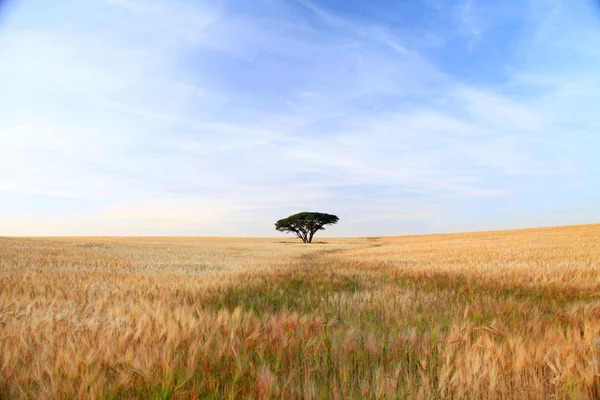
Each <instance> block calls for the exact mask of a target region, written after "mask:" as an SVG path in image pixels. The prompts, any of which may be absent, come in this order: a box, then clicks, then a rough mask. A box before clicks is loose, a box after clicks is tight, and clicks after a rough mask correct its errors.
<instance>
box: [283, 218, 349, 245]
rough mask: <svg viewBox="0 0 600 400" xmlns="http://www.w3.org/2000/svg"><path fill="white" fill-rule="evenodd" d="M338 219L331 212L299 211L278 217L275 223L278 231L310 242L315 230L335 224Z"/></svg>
mask: <svg viewBox="0 0 600 400" xmlns="http://www.w3.org/2000/svg"><path fill="white" fill-rule="evenodd" d="M339 220H340V219H339V218H338V217H337V216H335V215H332V214H325V213H318V212H301V213H298V214H294V215H290V216H289V217H287V218H284V219H280V220H279V221H277V222H276V223H275V229H276V230H278V231H279V232H285V233H293V234H295V235H296V236H298V237H299V238H300V239H302V241H303V242H304V243H311V242H312V240H313V236H314V235H315V233H316V232H317V231H320V230H325V225H333V224H337V222H338V221H339Z"/></svg>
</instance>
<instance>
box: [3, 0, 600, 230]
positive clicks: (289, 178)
mask: <svg viewBox="0 0 600 400" xmlns="http://www.w3.org/2000/svg"><path fill="white" fill-rule="evenodd" d="M403 4H404V3H403ZM395 7H399V6H398V5H397V4H396V5H394V4H392V3H390V4H387V5H385V6H384V5H383V4H382V5H374V6H373V7H370V8H369V9H368V10H367V9H361V10H357V9H351V8H350V7H343V8H334V7H332V6H325V5H323V4H321V3H316V2H309V1H306V0H303V1H298V2H285V3H283V2H270V1H262V2H258V3H255V4H253V5H252V6H249V5H248V4H246V3H244V2H241V1H233V0H230V1H221V2H208V1H206V2H205V1H199V2H187V1H175V2H172V3H169V4H167V3H165V2H160V1H154V0H119V1H117V0H111V1H109V0H103V1H101V0H94V1H90V2H85V3H82V2H76V1H75V0H70V1H65V2H63V3H61V4H60V5H58V6H56V7H52V8H49V6H48V5H45V3H42V2H41V0H37V1H33V2H20V3H18V6H15V7H13V8H14V10H13V12H12V13H11V15H10V17H9V18H7V19H6V22H5V24H4V25H3V26H2V27H0V30H1V35H0V54H2V57H1V58H0V86H1V87H2V88H6V90H2V91H1V92H0V107H1V108H2V110H3V117H2V118H0V140H1V146H0V169H1V170H2V171H3V173H2V175H1V178H0V192H1V193H2V196H0V210H2V211H0V227H1V229H0V234H28V233H31V234H53V233H55V234H68V233H71V234H79V233H83V234H142V233H146V234H223V235H226V234H230V235H235V234H248V235H249V234H257V235H269V234H272V232H271V231H272V223H273V222H274V220H275V219H277V218H279V217H281V216H284V215H285V214H286V213H290V212H294V211H299V210H304V209H318V210H323V211H328V212H335V213H338V214H340V217H342V222H344V221H346V223H342V224H340V225H339V226H336V227H335V228H333V229H332V230H330V231H328V233H329V234H331V235H344V234H349V235H362V234H364V235H382V234H400V233H409V232H430V231H440V230H454V229H469V228H470V227H472V228H477V229H481V228H486V227H489V228H496V227H508V226H521V225H526V224H529V223H536V224H538V223H539V224H542V222H534V221H533V219H526V218H524V219H523V220H522V221H521V220H520V219H519V218H520V217H517V216H519V215H521V216H522V215H524V214H527V213H530V212H533V211H534V210H535V212H536V213H538V214H536V215H539V218H538V217H536V218H538V219H536V220H535V221H544V219H543V217H544V215H545V216H547V220H546V221H547V224H553V223H555V222H560V223H564V222H565V221H568V220H569V219H568V215H573V222H580V219H581V216H580V213H575V212H574V211H573V210H574V206H575V205H576V204H579V203H581V204H584V203H585V204H588V205H589V204H592V203H593V201H595V200H594V199H597V198H598V195H599V194H600V193H598V189H597V188H598V187H600V186H598V183H599V182H598V178H597V177H598V176H600V175H598V174H597V172H598V162H597V159H598V157H597V155H598V154H597V150H595V149H598V148H600V143H599V142H598V140H599V139H598V136H597V135H595V134H594V132H595V131H596V130H597V128H598V127H599V126H600V119H599V117H598V114H597V113H596V112H595V108H594V104H597V101H598V100H599V99H598V96H599V95H598V93H599V92H598V90H597V89H598V87H599V85H600V82H599V80H598V78H597V74H594V71H596V70H597V68H592V67H600V55H599V54H598V51H597V49H596V48H595V47H594V46H588V45H585V43H582V41H581V40H580V38H581V37H584V36H582V35H584V34H585V33H589V35H591V36H590V37H594V35H596V36H597V35H598V34H597V24H596V22H597V21H596V22H594V19H593V18H592V17H589V18H587V19H585V18H584V19H583V20H581V19H577V17H580V16H581V15H583V14H584V13H585V12H586V11H589V10H586V9H585V8H583V6H581V5H578V6H573V7H572V8H571V6H569V5H567V4H564V3H563V4H562V5H560V6H559V7H562V8H561V12H559V13H557V12H556V11H555V10H554V9H552V8H550V9H548V8H546V7H542V6H541V5H540V2H539V1H534V0H532V1H531V2H530V3H528V5H527V7H524V6H522V5H521V4H520V3H518V2H512V1H506V2H499V3H498V4H494V5H490V4H489V3H486V4H485V6H484V5H483V3H481V4H480V3H479V2H477V1H467V2H461V3H455V4H447V3H446V2H432V1H430V0H429V1H415V2H408V3H406V4H405V5H404V6H402V7H401V8H395ZM447 17H450V18H447ZM414 21H419V23H416V22H414ZM576 21H577V34H573V35H571V34H567V33H565V32H570V31H569V30H568V29H565V27H572V25H574V24H576ZM474 32H476V34H475V33H474ZM509 39H510V43H507V42H505V41H506V40H509ZM555 43H559V45H557V46H556V47H555ZM571 45H572V47H570V46H571ZM495 49H496V50H498V52H500V54H502V55H503V58H502V60H503V61H502V62H501V63H498V64H493V63H496V62H498V60H500V59H499V58H498V55H497V54H496V53H493V52H494V51H495ZM562 51H565V52H568V54H569V56H570V57H571V58H570V59H569V60H565V59H564V58H563V57H562V54H561V52H562ZM490 60H491V61H490ZM491 62H493V63H492V64H491ZM588 67H589V68H588ZM588 207H589V206H588ZM543 209H546V212H545V213H544V212H542V211H540V210H543ZM588 209H591V208H588ZM599 209H600V208H599ZM532 215H533V214H532ZM558 215H560V217H558ZM589 218H590V221H592V220H594V219H598V218H600V214H598V213H596V214H594V213H593V212H591V213H590V217H589Z"/></svg>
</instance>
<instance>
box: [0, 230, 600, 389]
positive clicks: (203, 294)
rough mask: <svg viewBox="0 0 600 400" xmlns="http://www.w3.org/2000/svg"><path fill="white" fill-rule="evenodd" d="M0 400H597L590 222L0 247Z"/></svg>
mask: <svg viewBox="0 0 600 400" xmlns="http://www.w3.org/2000/svg"><path fill="white" fill-rule="evenodd" d="M0 290H1V292H0V398H32V399H33V398H35V399H39V398H164V399H166V398H282V397H283V398H333V399H337V398H339V399H343V398H469V399H497V398H519V399H521V398H527V399H529V398H531V399H538V398H539V399H546V398H559V399H563V398H582V399H584V398H598V397H600V225H586V226H573V227H561V228H545V229H531V230H520V231H504V232H483V233H470V234H451V235H430V236H408V237H395V238H392V237H383V238H363V239H335V240H327V243H317V244H313V245H303V244H298V243H295V242H294V241H292V240H284V241H281V240H277V239H233V238H0Z"/></svg>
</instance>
